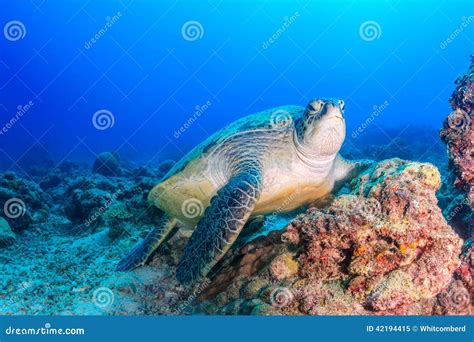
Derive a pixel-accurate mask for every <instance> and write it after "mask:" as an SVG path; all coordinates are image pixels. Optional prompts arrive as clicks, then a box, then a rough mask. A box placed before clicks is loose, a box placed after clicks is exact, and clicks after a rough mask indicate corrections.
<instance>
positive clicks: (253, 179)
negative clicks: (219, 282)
mask: <svg viewBox="0 0 474 342" xmlns="http://www.w3.org/2000/svg"><path fill="white" fill-rule="evenodd" d="M261 188H262V186H261V173H260V169H259V168H256V167H253V166H252V167H247V168H246V169H245V170H244V171H243V172H242V171H241V172H239V173H237V174H236V175H234V176H233V177H232V178H231V179H230V180H229V182H228V183H227V184H226V185H225V186H224V187H222V188H221V189H220V190H219V191H218V192H217V194H216V195H215V196H214V197H213V198H212V200H211V204H210V205H209V207H208V208H207V209H206V212H205V213H204V217H203V218H202V219H201V220H200V221H199V223H198V224H197V227H196V229H195V231H194V233H193V235H192V236H191V238H190V239H189V241H188V243H187V245H186V247H185V249H184V254H183V256H182V257H181V261H180V263H179V265H178V270H177V275H176V276H177V278H178V280H179V281H180V282H181V283H190V282H193V281H196V280H199V279H200V278H203V277H205V276H206V275H207V274H208V273H209V271H210V270H211V269H212V267H213V266H214V265H216V263H217V262H218V261H219V260H220V259H221V258H222V256H224V254H225V253H226V252H227V250H228V249H229V248H230V247H231V246H232V244H233V243H234V242H235V240H236V239H237V236H238V235H239V233H240V231H241V230H242V228H243V227H244V225H245V223H246V222H247V220H248V218H249V217H250V214H251V213H252V211H253V209H254V208H255V205H256V203H257V201H258V199H259V198H260V194H261Z"/></svg>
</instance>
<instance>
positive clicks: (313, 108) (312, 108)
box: [308, 100, 323, 114]
mask: <svg viewBox="0 0 474 342" xmlns="http://www.w3.org/2000/svg"><path fill="white" fill-rule="evenodd" d="M322 108H323V103H322V101H320V100H318V101H315V102H312V103H310V104H308V110H309V112H310V113H311V114H317V113H319V112H320V111H321V109H322Z"/></svg>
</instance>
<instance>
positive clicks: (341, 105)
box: [339, 100, 346, 111]
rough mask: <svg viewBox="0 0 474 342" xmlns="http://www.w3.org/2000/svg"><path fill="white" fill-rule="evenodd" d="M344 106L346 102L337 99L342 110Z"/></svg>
mask: <svg viewBox="0 0 474 342" xmlns="http://www.w3.org/2000/svg"><path fill="white" fill-rule="evenodd" d="M345 106H346V104H345V103H344V101H343V100H339V108H341V110H342V111H344V107H345Z"/></svg>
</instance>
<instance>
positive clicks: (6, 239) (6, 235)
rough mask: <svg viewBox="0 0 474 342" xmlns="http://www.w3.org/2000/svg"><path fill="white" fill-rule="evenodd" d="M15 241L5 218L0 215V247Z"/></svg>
mask: <svg viewBox="0 0 474 342" xmlns="http://www.w3.org/2000/svg"><path fill="white" fill-rule="evenodd" d="M14 241H15V234H14V233H13V232H12V231H11V229H10V225H9V224H8V222H7V220H5V219H4V218H3V217H0V247H7V246H10V245H12V244H13V242H14Z"/></svg>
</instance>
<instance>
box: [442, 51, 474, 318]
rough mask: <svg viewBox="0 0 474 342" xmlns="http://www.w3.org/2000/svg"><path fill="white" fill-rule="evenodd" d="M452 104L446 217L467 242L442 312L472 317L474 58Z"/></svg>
mask: <svg viewBox="0 0 474 342" xmlns="http://www.w3.org/2000/svg"><path fill="white" fill-rule="evenodd" d="M450 104H451V108H452V109H453V111H452V112H451V113H450V114H449V115H448V117H447V118H446V120H445V121H444V123H443V128H442V129H441V132H440V136H441V139H442V140H443V141H444V142H445V143H446V145H447V147H448V152H449V153H448V155H449V171H450V173H449V174H448V177H447V179H446V186H445V187H446V189H447V190H445V191H444V192H445V197H446V201H447V202H448V204H447V206H446V209H445V217H446V218H447V219H448V221H449V223H450V224H451V225H452V226H453V227H454V229H456V231H458V232H459V234H460V235H461V236H462V237H463V238H465V239H466V241H465V244H464V247H463V250H462V254H461V261H462V263H461V265H460V267H459V268H458V269H457V270H456V272H455V274H454V277H453V281H452V282H451V284H450V286H449V288H448V289H447V290H446V291H445V292H444V293H443V294H442V295H440V302H441V303H443V304H444V306H443V307H442V308H440V309H439V312H440V313H442V314H468V313H469V310H466V306H467V307H469V304H470V305H471V307H472V305H473V303H472V301H473V300H474V281H473V278H474V277H473V276H474V260H473V253H474V246H473V244H472V242H473V238H474V213H473V210H474V128H473V115H474V111H473V108H474V55H473V56H472V59H471V65H470V67H469V70H468V71H467V72H466V73H465V74H463V75H461V76H460V77H459V78H458V79H457V80H456V89H455V90H454V92H453V94H452V95H451V98H450ZM451 186H454V189H453V188H452V187H451ZM449 190H450V191H449ZM453 303H454V304H455V305H453Z"/></svg>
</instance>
